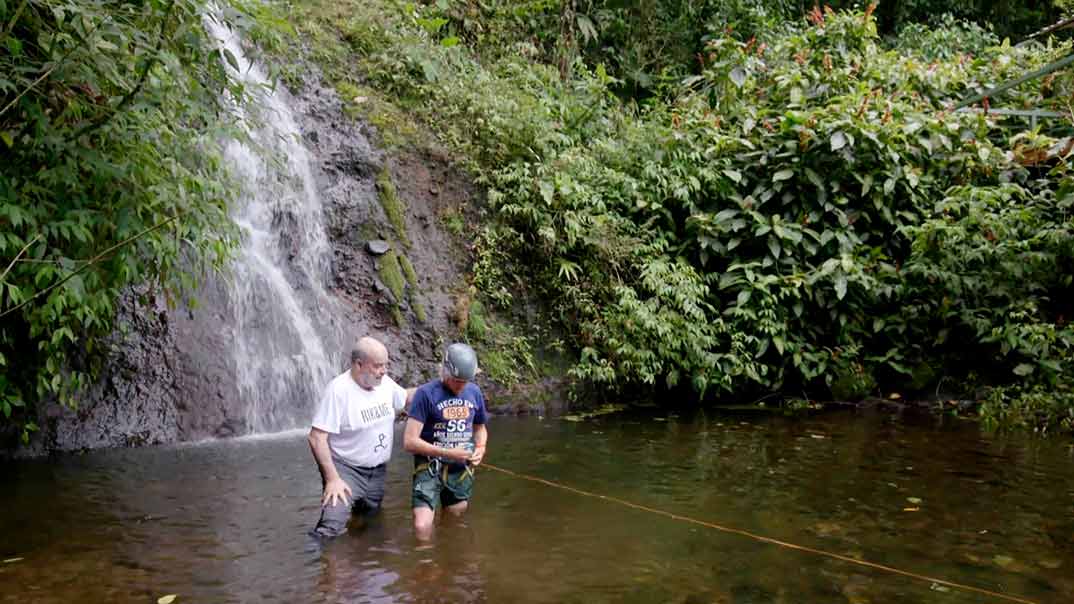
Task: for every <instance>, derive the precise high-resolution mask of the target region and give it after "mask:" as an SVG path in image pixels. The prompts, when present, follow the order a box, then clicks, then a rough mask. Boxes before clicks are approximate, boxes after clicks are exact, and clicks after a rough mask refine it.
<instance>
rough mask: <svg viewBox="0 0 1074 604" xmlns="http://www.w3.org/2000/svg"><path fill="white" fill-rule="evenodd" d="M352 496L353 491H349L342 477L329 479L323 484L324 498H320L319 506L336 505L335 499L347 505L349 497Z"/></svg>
mask: <svg viewBox="0 0 1074 604" xmlns="http://www.w3.org/2000/svg"><path fill="white" fill-rule="evenodd" d="M353 496H354V493H351V488H350V487H349V486H347V483H345V482H343V480H342V479H340V478H337V479H335V480H330V481H328V482H327V483H325V485H324V498H322V499H321V507H328V506H334V505H336V503H335V502H336V500H338V501H339V502H340V503H342V504H343V505H349V504H350V497H353Z"/></svg>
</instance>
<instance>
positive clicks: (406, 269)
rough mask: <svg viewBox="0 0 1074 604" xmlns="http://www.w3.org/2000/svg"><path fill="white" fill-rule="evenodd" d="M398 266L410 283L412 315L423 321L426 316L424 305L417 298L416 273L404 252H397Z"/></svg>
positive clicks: (418, 290)
mask: <svg viewBox="0 0 1074 604" xmlns="http://www.w3.org/2000/svg"><path fill="white" fill-rule="evenodd" d="M399 267H400V268H401V269H403V275H404V276H405V277H406V282H407V283H408V284H410V308H412V309H413V310H414V316H415V317H417V318H418V321H421V322H422V323H424V322H425V321H426V319H428V316H427V315H426V314H425V306H423V305H422V303H421V301H420V300H418V293H419V292H420V291H421V290H420V289H418V273H417V272H416V271H415V270H414V265H413V264H411V263H410V258H407V257H406V254H399Z"/></svg>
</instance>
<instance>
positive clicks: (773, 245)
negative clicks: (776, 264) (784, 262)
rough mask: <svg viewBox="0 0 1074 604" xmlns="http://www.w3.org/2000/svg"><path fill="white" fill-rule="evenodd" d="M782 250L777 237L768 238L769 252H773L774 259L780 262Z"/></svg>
mask: <svg viewBox="0 0 1074 604" xmlns="http://www.w3.org/2000/svg"><path fill="white" fill-rule="evenodd" d="M781 250H782V247H781V246H780V244H779V239H777V238H776V237H769V238H768V251H770V252H772V257H773V258H776V259H777V260H778V259H779V253H780V251H781Z"/></svg>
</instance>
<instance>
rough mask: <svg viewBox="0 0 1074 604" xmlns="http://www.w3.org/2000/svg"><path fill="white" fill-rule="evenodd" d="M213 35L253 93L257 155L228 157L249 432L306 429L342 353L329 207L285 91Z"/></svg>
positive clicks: (213, 29)
mask: <svg viewBox="0 0 1074 604" xmlns="http://www.w3.org/2000/svg"><path fill="white" fill-rule="evenodd" d="M206 27H207V28H208V30H209V31H210V33H212V34H213V35H214V36H215V37H216V39H217V40H219V42H220V46H221V48H222V49H226V50H227V51H228V52H230V53H231V54H232V55H233V57H234V58H235V59H236V62H237V64H238V74H237V77H238V78H239V79H240V80H241V81H242V82H243V83H244V84H245V85H246V88H247V89H248V90H249V91H250V93H251V94H252V95H254V102H255V103H256V105H257V112H258V116H257V117H258V118H259V119H258V120H257V122H258V124H259V125H258V126H257V128H256V129H253V130H251V131H250V132H249V134H250V138H251V141H252V142H253V147H255V148H256V150H255V148H251V146H250V145H246V144H243V143H240V142H237V141H232V142H231V143H229V144H228V145H227V148H226V151H225V156H226V159H227V160H228V161H229V163H230V164H231V166H232V168H233V170H235V173H236V176H238V177H239V180H240V181H241V183H242V184H243V192H242V194H241V196H240V200H239V203H238V204H237V206H236V208H235V209H234V210H233V211H232V218H233V219H234V220H235V222H236V223H237V224H238V225H239V227H240V228H241V230H242V248H241V251H240V253H239V254H238V257H237V258H236V260H235V262H234V265H233V269H232V280H231V283H230V284H229V292H228V295H229V298H230V304H229V306H230V307H231V309H232V312H233V315H234V323H233V325H234V334H233V335H234V337H233V346H232V353H233V354H234V357H235V362H236V364H237V370H236V377H237V380H238V384H237V385H238V391H239V395H240V396H241V397H242V398H243V399H244V400H243V401H242V403H243V405H244V407H245V409H246V429H247V430H248V431H249V432H255V433H263V432H274V431H279V430H285V429H289V428H295V427H298V426H302V425H305V424H307V423H308V422H309V419H310V417H312V410H313V405H314V403H315V402H316V399H317V397H318V395H319V393H320V390H321V388H323V387H324V385H325V384H327V382H328V380H329V379H330V378H331V377H332V375H333V374H334V373H335V371H336V367H337V366H338V364H339V363H338V362H337V361H338V360H339V359H338V354H337V351H339V350H340V342H339V338H338V336H337V335H335V334H339V333H340V330H339V329H338V328H337V320H336V317H337V316H338V314H337V312H336V309H335V303H334V302H333V301H332V299H331V298H329V297H328V295H327V294H326V292H325V288H324V281H325V279H326V277H327V275H328V273H329V268H330V256H329V254H330V248H329V245H328V240H327V237H326V234H325V226H324V221H323V216H322V204H321V200H320V198H319V196H318V193H317V189H316V186H315V183H314V180H313V175H312V171H311V169H310V156H309V152H308V151H307V149H306V148H305V147H304V146H303V145H302V142H301V137H300V136H299V130H298V127H297V125H296V123H295V118H294V115H293V113H292V111H291V109H290V107H289V106H288V103H287V101H286V99H285V98H284V95H285V94H286V93H285V92H284V91H282V90H278V89H273V88H272V87H270V86H269V82H268V78H266V76H265V73H264V72H263V71H262V69H261V68H259V67H258V66H257V65H255V64H253V63H252V62H251V61H250V60H249V59H248V58H247V57H246V55H245V53H244V52H243V50H242V46H241V44H240V38H239V36H238V34H237V33H236V32H234V31H233V30H231V29H230V28H228V27H227V26H226V25H225V24H223V23H222V22H221V21H220V20H217V19H212V18H210V19H207V20H206Z"/></svg>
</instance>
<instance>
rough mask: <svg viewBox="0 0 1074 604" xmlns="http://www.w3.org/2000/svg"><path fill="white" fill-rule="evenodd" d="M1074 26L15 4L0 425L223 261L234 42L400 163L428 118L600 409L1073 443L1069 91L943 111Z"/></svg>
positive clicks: (1042, 54)
mask: <svg viewBox="0 0 1074 604" xmlns="http://www.w3.org/2000/svg"><path fill="white" fill-rule="evenodd" d="M1066 13H1067V6H1066V5H1065V3H1064V2H1062V1H1051V2H1050V1H1040V2H1035V1H1034V2H1015V1H1013V0H1011V1H1006V0H1003V1H997V2H983V1H978V0H959V1H957V2H939V1H937V0H902V1H894V0H892V1H890V2H883V3H881V4H880V5H879V6H874V5H870V6H861V5H858V4H855V3H850V2H835V3H833V4H832V5H831V6H816V5H813V4H812V3H805V2H801V1H794V0H768V1H766V2H747V1H745V0H732V1H726V2H723V1H716V0H702V1H687V0H643V1H641V2H623V1H621V0H435V1H422V2H401V1H398V0H334V1H331V2H330V1H328V0H310V1H309V2H301V3H286V2H268V3H245V2H234V3H232V4H229V5H226V6H225V7H224V9H221V10H220V11H217V9H213V10H212V11H210V9H209V8H208V7H207V6H206V5H203V4H202V3H200V2H197V1H195V0H144V1H138V2H125V1H116V0H62V1H45V0H0V153H2V157H3V161H2V162H0V225H2V228H0V259H2V262H0V271H2V272H0V421H4V422H14V423H15V424H16V425H18V426H19V427H20V428H22V430H23V434H24V436H25V434H26V433H27V432H28V431H30V430H33V429H34V425H33V417H34V414H33V413H32V411H30V409H31V408H32V406H33V405H35V404H37V403H38V402H40V401H42V400H45V399H48V398H58V399H59V400H61V401H64V402H67V403H69V404H74V401H76V396H75V393H77V391H78V389H79V388H80V387H82V386H83V385H84V384H85V383H86V382H87V380H89V379H91V378H92V375H93V364H92V362H90V361H88V360H86V359H92V357H93V354H92V353H93V351H95V350H96V347H97V346H98V345H99V342H100V339H101V338H102V337H104V336H106V335H107V334H109V333H111V332H112V331H113V330H114V328H115V324H114V319H115V308H116V302H117V300H118V299H119V297H120V296H121V295H124V292H130V291H131V287H132V286H137V291H138V292H139V293H140V294H141V295H143V296H157V295H160V296H164V297H166V298H167V299H169V300H174V299H177V298H179V297H180V296H182V295H183V292H184V291H189V289H190V287H189V286H190V285H192V284H193V281H194V279H195V276H196V275H197V274H199V271H201V270H204V269H205V267H212V266H221V265H222V264H223V263H225V262H226V260H227V257H228V255H229V253H230V251H231V250H232V248H233V246H234V241H235V233H234V227H233V225H231V223H230V221H229V220H228V217H227V209H228V205H229V203H230V201H231V197H230V195H231V194H230V193H229V191H230V190H231V189H230V188H229V187H228V186H227V185H228V176H227V170H226V166H223V165H222V164H221V162H220V156H219V144H220V141H221V140H223V139H224V138H226V137H227V136H241V130H242V129H241V128H240V127H238V123H237V120H238V118H237V117H236V114H235V112H234V111H233V108H234V107H235V106H236V103H241V102H242V99H244V98H245V95H246V91H244V90H242V87H241V85H239V84H238V83H237V82H235V81H233V80H232V79H230V78H229V76H228V74H227V69H226V65H227V64H228V63H233V62H234V57H230V56H229V55H228V54H227V53H226V52H224V51H221V50H220V49H219V48H218V47H217V45H215V44H214V43H213V42H212V40H211V39H210V37H209V36H208V34H207V33H206V31H205V29H204V23H205V20H206V19H213V18H216V19H226V20H228V21H229V22H231V23H234V24H236V25H238V26H241V27H243V28H245V29H246V30H247V35H248V37H249V39H250V40H251V41H252V42H253V43H256V44H258V45H259V46H260V47H261V48H262V49H263V50H264V51H265V52H266V53H269V54H272V55H275V56H276V57H277V58H276V60H275V61H274V63H275V64H276V65H277V67H278V69H279V74H280V76H281V78H282V81H283V82H285V83H287V82H289V83H291V84H296V83H297V82H298V76H297V74H298V73H299V72H300V71H301V70H302V69H303V68H302V66H301V65H300V64H298V63H296V62H295V60H294V57H296V56H305V57H307V58H308V60H310V61H313V62H315V63H316V64H317V65H318V67H319V69H320V71H321V72H322V73H323V75H324V77H325V79H326V80H328V81H329V82H330V83H331V84H332V85H334V86H335V88H336V90H337V91H339V93H340V95H341V97H342V98H343V99H344V101H345V102H346V103H347V104H348V109H349V111H351V112H353V113H355V114H357V115H362V116H364V117H365V118H366V119H368V120H369V121H370V122H372V123H374V124H375V125H377V126H378V128H379V129H380V132H381V135H382V138H383V139H384V142H385V144H389V145H391V144H404V145H406V144H414V145H420V144H422V143H421V141H420V140H418V139H419V138H420V136H421V135H422V134H421V132H419V131H417V130H415V129H414V128H413V127H412V122H413V121H414V120H417V121H419V122H420V123H421V124H423V127H424V129H426V130H428V131H431V132H433V133H434V134H435V136H436V137H437V141H438V144H442V145H446V146H447V147H449V148H451V149H452V150H454V151H455V152H456V153H457V155H458V157H459V158H460V162H462V163H463V164H464V165H465V166H466V168H467V169H468V170H469V171H470V172H471V173H472V174H473V176H474V178H475V180H476V181H477V182H478V183H480V184H482V185H483V186H484V187H486V188H487V190H488V205H489V210H491V218H490V220H489V221H488V222H487V223H486V224H483V225H480V228H479V229H477V230H478V231H479V232H478V233H477V234H476V235H474V237H475V239H476V241H475V250H476V251H477V260H476V263H475V268H474V274H473V284H474V286H475V290H476V291H477V292H478V295H479V297H480V302H481V303H482V304H484V305H485V306H486V307H488V308H492V309H501V310H503V311H504V312H509V310H510V309H511V307H512V306H513V305H514V304H516V303H517V302H518V301H519V300H520V299H523V298H526V297H537V298H539V299H541V300H544V301H545V302H546V304H547V306H548V308H549V314H550V318H549V320H550V321H551V322H552V323H554V324H555V326H556V329H557V331H558V333H562V334H563V338H562V339H563V341H562V342H561V344H562V347H563V349H564V350H566V351H568V353H569V354H570V355H571V356H572V358H573V366H572V368H571V369H570V372H571V375H572V376H573V377H575V378H576V379H577V380H579V381H580V382H584V383H587V384H591V385H595V386H597V387H600V388H602V389H606V390H608V391H611V392H625V391H627V390H632V391H637V389H638V388H642V389H647V388H649V389H661V390H663V389H667V388H678V389H679V392H686V391H689V392H692V394H691V395H690V396H693V397H696V398H698V399H720V398H729V397H730V398H738V399H742V398H750V397H754V396H763V395H766V394H771V393H778V394H780V395H782V398H783V399H784V400H785V401H808V400H812V399H826V398H833V397H834V398H840V399H854V398H860V397H863V396H867V395H885V394H887V393H890V392H893V391H898V392H901V393H904V394H913V393H919V394H920V393H935V392H939V391H944V392H958V393H959V395H960V396H972V397H973V398H977V399H980V400H982V401H983V402H984V404H983V406H982V409H983V412H984V413H985V416H986V419H988V420H989V421H993V422H997V423H1002V424H1005V425H1022V426H1027V427H1032V428H1037V429H1053V428H1057V427H1058V428H1065V429H1068V430H1069V429H1071V428H1074V390H1072V386H1074V374H1072V370H1074V367H1072V366H1071V365H1072V363H1074V361H1072V360H1071V359H1072V352H1074V350H1072V347H1074V329H1072V328H1071V326H1070V322H1069V321H1070V318H1071V315H1072V314H1074V303H1072V302H1071V300H1072V299H1074V297H1072V294H1074V287H1072V283H1071V281H1072V276H1074V238H1072V231H1071V229H1072V223H1071V207H1072V205H1074V177H1072V176H1071V174H1070V170H1069V167H1068V162H1069V155H1070V151H1071V148H1072V143H1071V139H1070V138H1069V137H1070V136H1071V134H1072V130H1074V128H1072V124H1071V117H1070V112H1071V108H1070V99H1071V92H1072V72H1071V70H1070V69H1069V68H1064V69H1058V70H1054V71H1050V72H1049V73H1047V74H1046V75H1042V76H1041V77H1036V78H1033V79H1029V80H1027V81H1025V82H1024V83H1021V84H1019V85H1017V86H1015V87H1013V88H1012V89H1010V90H1008V91H1006V92H1004V93H1002V94H999V95H996V96H995V97H994V98H988V99H987V100H985V101H982V102H978V103H975V104H973V105H972V106H970V107H967V108H964V109H959V110H956V109H955V107H956V104H957V103H958V102H959V101H960V100H961V99H965V98H967V97H971V96H973V95H975V94H977V93H980V92H982V91H985V90H987V89H989V88H991V87H993V86H996V85H999V84H1002V83H1004V82H1010V81H1012V80H1015V79H1017V78H1019V77H1021V76H1023V75H1026V74H1031V73H1033V72H1035V71H1037V70H1040V69H1042V68H1045V67H1047V66H1049V65H1050V64H1052V63H1054V62H1055V61H1059V60H1062V59H1064V58H1065V57H1068V56H1070V55H1071V53H1072V51H1074V49H1072V45H1071V43H1070V42H1069V41H1068V40H1067V39H1066V38H1064V32H1062V31H1059V32H1056V33H1055V34H1054V35H1051V34H1049V35H1037V36H1034V37H1030V36H1031V34H1033V32H1035V31H1037V30H1039V29H1040V28H1042V27H1044V26H1047V25H1049V24H1051V23H1052V22H1054V21H1056V20H1057V19H1059V18H1061V17H1062V16H1064V15H1065V14H1066ZM283 58H289V60H283ZM358 99H361V102H360V104H359V101H358ZM997 110H999V111H1000V112H999V113H997ZM1010 110H1017V111H1024V112H1030V114H1031V115H1008V114H1007V113H1004V112H1005V111H1006V112H1009V111H1010ZM1033 112H1036V114H1033ZM1041 112H1045V113H1041ZM1048 112H1052V113H1048ZM1057 116H1058V117H1057ZM469 230H470V231H473V230H474V229H473V228H470V229H469Z"/></svg>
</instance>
